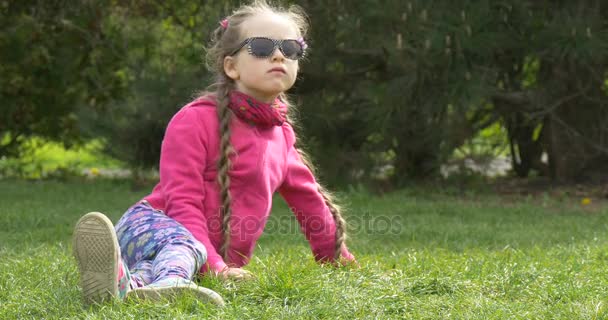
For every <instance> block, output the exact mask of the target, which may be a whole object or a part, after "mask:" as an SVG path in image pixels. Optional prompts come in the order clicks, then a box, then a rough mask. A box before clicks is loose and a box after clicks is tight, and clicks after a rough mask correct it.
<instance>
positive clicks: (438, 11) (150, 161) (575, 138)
mask: <svg viewBox="0 0 608 320" xmlns="http://www.w3.org/2000/svg"><path fill="white" fill-rule="evenodd" d="M239 3H240V1H185V0H173V1H160V0H131V1H127V0H125V1H117V0H98V1H84V0H80V1H59V0H48V1H42V0H39V1H31V0H20V1H16V0H12V1H6V0H0V111H1V112H0V177H3V178H20V179H49V178H53V179H54V178H60V179H63V178H70V177H89V178H90V177H97V176H100V177H102V176H108V177H113V176H116V177H130V178H133V181H134V183H135V184H137V183H138V181H149V180H154V179H155V175H154V173H155V172H156V167H157V164H158V159H159V150H160V144H161V141H162V137H163V134H164V129H165V126H166V124H167V122H168V121H169V119H170V118H171V116H172V115H173V114H174V113H175V112H176V111H177V110H178V109H179V108H180V107H181V106H183V105H184V104H186V103H187V102H189V101H190V100H191V99H192V98H193V97H194V96H195V94H196V92H197V91H200V90H202V89H204V88H205V87H206V86H207V85H209V84H210V81H211V80H212V76H211V75H210V74H209V73H208V72H207V70H206V69H205V67H204V63H203V57H204V53H205V46H206V45H207V44H208V41H209V38H210V36H209V35H210V33H211V31H212V30H213V29H214V28H216V27H217V25H218V22H219V21H220V20H221V19H222V18H223V17H225V16H226V15H228V14H229V13H230V12H231V10H232V9H233V8H234V7H236V6H238V4H239ZM281 3H283V4H297V5H300V6H301V7H303V8H304V10H305V11H306V12H307V13H308V15H309V19H310V23H311V29H310V33H309V35H308V37H307V38H308V42H309V44H310V48H311V50H310V55H309V56H308V58H307V60H306V61H304V62H303V63H302V64H301V73H300V76H299V80H298V82H297V83H296V86H295V87H294V89H292V91H291V94H292V97H293V100H294V101H295V102H296V104H297V108H298V112H297V118H298V119H299V129H298V132H299V134H300V137H301V139H302V143H303V146H304V148H305V149H306V150H308V151H309V153H310V154H311V155H312V158H313V160H314V162H315V163H316V164H317V165H318V169H319V175H320V177H321V180H323V181H325V182H326V183H327V184H329V185H331V186H333V187H346V188H355V189H359V188H364V189H369V190H373V191H376V192H380V193H381V192H386V191H390V190H394V189H396V188H400V187H403V186H405V185H408V184H411V183H423V182H425V181H440V182H441V181H449V180H450V179H456V180H458V181H472V180H475V181H477V180H480V181H488V180H490V181H499V184H500V183H502V184H505V185H506V184H508V183H512V181H516V182H517V183H527V184H530V182H531V181H543V183H547V184H556V183H557V184H562V185H579V184H587V185H589V184H592V185H605V184H606V183H607V182H608V23H607V21H608V8H607V7H606V5H605V4H606V3H605V1H600V0H595V1H592V0H590V1H532V0H528V1H524V0H521V1H518V0H512V1H483V0H478V1H448V0H437V1H401V0H399V1H396V0H392V1H372V0H357V1H354V0H351V1H345V0H329V1H315V0H301V1H282V2H281ZM602 4H603V6H602ZM606 195H607V196H608V193H606Z"/></svg>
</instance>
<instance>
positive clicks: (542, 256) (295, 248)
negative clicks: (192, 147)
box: [0, 180, 608, 319]
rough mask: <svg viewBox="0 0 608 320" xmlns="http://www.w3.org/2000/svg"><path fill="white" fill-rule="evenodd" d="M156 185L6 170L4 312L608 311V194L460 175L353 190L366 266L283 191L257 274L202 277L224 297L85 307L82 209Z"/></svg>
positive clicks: (1, 193)
mask: <svg viewBox="0 0 608 320" xmlns="http://www.w3.org/2000/svg"><path fill="white" fill-rule="evenodd" d="M147 191H149V190H148V189H146V190H143V191H133V190H131V188H130V184H129V183H127V182H124V181H103V180H100V181H82V182H78V181H72V182H68V183H60V182H53V181H46V182H24V181H14V180H0V319H42V318H45V319H60V318H61V319H63V318H66V319H69V318H74V319H82V318H86V319H146V318H163V319H164V318H171V319H194V318H196V319H199V318H217V319H242V318H262V319H275V318H292V319H295V318H298V319H299V318H308V319H316V318H331V319H358V318H368V319H387V318H398V319H446V318H450V319H607V318H608V305H607V304H608V299H607V298H608V291H607V289H606V288H608V278H607V277H606V265H607V264H608V241H607V239H608V238H607V237H606V234H607V227H608V206H606V205H605V204H597V203H595V202H594V204H595V206H594V207H593V209H588V208H585V207H582V206H580V204H579V203H578V202H577V200H576V199H572V200H571V199H568V198H552V197H543V198H542V199H540V201H539V200H537V199H535V198H526V197H521V198H510V199H509V200H508V201H505V199H504V198H501V197H498V196H495V195H492V194H489V193H488V192H481V191H479V192H472V191H469V192H465V193H462V194H460V193H458V192H451V191H450V190H449V189H445V190H425V189H406V190H401V191H398V192H394V193H391V194H389V195H386V196H383V197H373V196H370V195H366V194H363V193H350V194H346V195H344V197H343V198H344V199H346V202H347V203H348V207H349V208H350V210H349V217H350V219H349V221H350V223H351V239H350V240H349V241H350V242H349V246H350V248H351V251H353V252H354V254H355V255H356V256H357V258H358V260H359V262H360V263H361V268H360V269H349V268H342V269H334V268H331V267H326V266H318V265H317V264H315V263H314V261H313V260H312V257H311V254H310V249H309V248H308V245H307V243H306V242H305V240H304V238H303V236H302V234H301V233H300V232H299V231H298V227H297V224H295V223H294V219H293V218H292V217H291V214H290V213H289V212H288V211H287V206H286V205H285V204H284V203H283V202H282V201H281V200H280V199H276V201H275V207H274V210H273V215H272V218H271V220H270V221H269V225H268V228H267V229H268V230H267V231H266V232H265V234H264V235H263V236H262V238H261V239H260V241H259V242H258V247H257V248H256V252H255V255H254V259H252V262H251V263H250V265H249V266H248V267H247V269H248V270H250V271H252V272H253V273H255V274H256V276H257V278H256V279H255V280H253V281H250V282H243V283H231V282H227V283H223V282H220V281H218V280H216V279H211V278H203V279H202V284H203V285H205V286H207V287H210V288H212V289H214V290H216V291H218V292H219V293H220V294H221V295H222V296H224V298H225V299H226V301H227V306H226V307H225V308H223V309H216V308H213V307H210V306H207V305H204V304H201V303H198V302H197V301H195V300H194V299H192V298H191V297H187V296H184V297H182V298H181V299H180V300H178V301H177V303H174V304H168V303H162V304H156V305H153V304H146V303H135V302H129V303H117V302H115V303H108V304H105V305H103V306H99V307H93V308H90V309H87V308H83V306H82V304H81V301H80V290H79V287H78V285H77V283H78V274H77V271H76V265H75V261H74V259H73V258H72V256H71V244H70V237H71V233H72V228H73V226H74V224H75V222H76V220H77V219H78V218H79V217H80V215H82V214H83V213H85V212H88V211H93V210H96V211H102V212H105V213H106V214H108V216H109V217H110V218H111V219H112V220H113V221H117V219H118V218H119V217H120V215H121V214H122V212H123V211H124V210H125V209H126V208H127V207H128V206H129V205H131V204H132V203H134V202H135V201H136V200H138V199H139V198H140V197H142V196H143V195H145V194H146V193H147Z"/></svg>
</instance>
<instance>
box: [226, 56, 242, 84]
mask: <svg viewBox="0 0 608 320" xmlns="http://www.w3.org/2000/svg"><path fill="white" fill-rule="evenodd" d="M224 72H225V73H226V75H227V76H228V77H229V78H230V79H232V80H238V79H239V77H240V75H239V70H238V69H237V67H236V59H235V58H234V57H231V56H227V57H225V58H224Z"/></svg>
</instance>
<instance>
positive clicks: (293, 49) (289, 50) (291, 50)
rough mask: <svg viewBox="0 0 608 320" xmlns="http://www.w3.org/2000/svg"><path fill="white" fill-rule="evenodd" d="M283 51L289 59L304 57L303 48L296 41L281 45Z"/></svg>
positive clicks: (286, 41) (287, 41)
mask: <svg viewBox="0 0 608 320" xmlns="http://www.w3.org/2000/svg"><path fill="white" fill-rule="evenodd" d="M281 51H283V54H284V55H285V58H288V59H298V58H300V57H302V54H303V53H304V51H303V50H302V46H301V45H300V44H299V43H298V42H297V41H296V40H285V41H283V43H282V44H281Z"/></svg>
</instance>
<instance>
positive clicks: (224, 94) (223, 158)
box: [216, 79, 234, 262]
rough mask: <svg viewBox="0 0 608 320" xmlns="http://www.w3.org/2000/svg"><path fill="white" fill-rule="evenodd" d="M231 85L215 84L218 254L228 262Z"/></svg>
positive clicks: (223, 80) (227, 82)
mask: <svg viewBox="0 0 608 320" xmlns="http://www.w3.org/2000/svg"><path fill="white" fill-rule="evenodd" d="M231 87H232V85H231V83H230V82H229V81H227V79H222V80H220V81H219V83H218V86H217V91H216V92H217V113H218V118H219V123H220V159H219V161H218V173H217V177H218V179H217V180H218V184H219V187H220V200H221V207H220V209H221V211H220V212H221V219H222V237H223V241H222V247H221V248H220V254H221V255H222V257H223V258H224V261H226V262H228V248H229V246H230V217H231V215H232V209H231V201H232V197H231V196H230V177H229V176H228V171H229V170H230V165H231V163H230V154H231V153H233V151H234V150H233V148H232V145H231V144H230V120H231V119H232V112H230V109H229V108H228V103H229V102H230V101H229V94H230V89H231Z"/></svg>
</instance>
